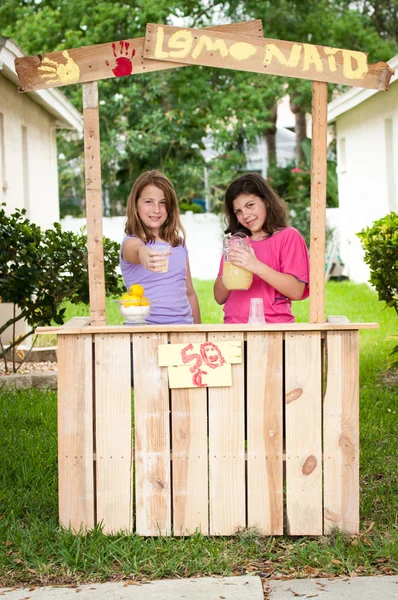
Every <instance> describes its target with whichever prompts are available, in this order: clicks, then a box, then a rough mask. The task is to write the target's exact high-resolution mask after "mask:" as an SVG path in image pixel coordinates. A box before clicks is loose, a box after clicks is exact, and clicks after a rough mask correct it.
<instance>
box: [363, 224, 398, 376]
mask: <svg viewBox="0 0 398 600" xmlns="http://www.w3.org/2000/svg"><path fill="white" fill-rule="evenodd" d="M357 236H358V237H359V239H360V240H361V243H362V246H363V248H364V250H365V256H364V260H365V262H366V264H368V265H369V268H370V279H369V281H370V283H371V284H372V285H373V286H374V287H375V289H376V292H377V293H378V295H379V299H380V300H384V302H386V303H387V305H388V306H392V307H394V309H395V311H396V313H397V316H398V214H396V213H394V212H391V213H390V214H388V215H386V216H385V217H383V218H382V219H379V220H378V221H375V222H374V223H373V225H372V226H371V227H366V228H365V229H363V230H362V231H361V232H360V233H357ZM391 356H392V364H391V366H394V367H397V366H398V346H396V347H395V348H394V349H393V351H392V353H391Z"/></svg>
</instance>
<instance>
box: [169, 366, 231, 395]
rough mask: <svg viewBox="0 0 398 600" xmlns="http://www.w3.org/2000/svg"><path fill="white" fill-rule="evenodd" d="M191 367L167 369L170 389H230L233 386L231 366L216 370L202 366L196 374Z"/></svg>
mask: <svg viewBox="0 0 398 600" xmlns="http://www.w3.org/2000/svg"><path fill="white" fill-rule="evenodd" d="M190 368H191V367H189V366H186V367H167V372H168V377H169V387H170V389H178V388H180V389H181V388H196V387H230V386H231V385H232V371H231V365H222V366H220V367H218V368H217V369H216V370H211V369H209V368H208V367H205V366H202V367H201V368H200V369H199V370H198V371H195V372H194V373H192V372H191V370H190Z"/></svg>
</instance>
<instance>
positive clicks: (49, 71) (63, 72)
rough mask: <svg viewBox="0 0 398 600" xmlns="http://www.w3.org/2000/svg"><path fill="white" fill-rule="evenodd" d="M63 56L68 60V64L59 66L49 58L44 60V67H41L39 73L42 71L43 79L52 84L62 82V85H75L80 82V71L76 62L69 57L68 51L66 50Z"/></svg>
mask: <svg viewBox="0 0 398 600" xmlns="http://www.w3.org/2000/svg"><path fill="white" fill-rule="evenodd" d="M62 56H64V57H65V58H66V64H65V65H63V64H59V63H57V62H55V60H50V59H49V58H45V59H43V63H42V64H43V65H48V66H42V67H39V71H42V72H43V74H42V75H41V77H42V79H49V80H50V81H51V82H59V81H60V82H62V83H75V82H76V81H79V77H80V69H79V67H78V66H77V64H76V63H75V61H74V60H73V59H72V58H71V57H70V56H69V54H68V51H67V50H64V51H63V52H62Z"/></svg>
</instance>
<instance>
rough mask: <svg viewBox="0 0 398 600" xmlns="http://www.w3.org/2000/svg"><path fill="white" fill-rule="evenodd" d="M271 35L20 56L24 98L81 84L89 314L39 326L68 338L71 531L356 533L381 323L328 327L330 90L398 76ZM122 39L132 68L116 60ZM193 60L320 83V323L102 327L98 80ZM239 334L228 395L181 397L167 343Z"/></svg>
mask: <svg viewBox="0 0 398 600" xmlns="http://www.w3.org/2000/svg"><path fill="white" fill-rule="evenodd" d="M262 35H263V30H262V25H261V22H260V21H250V22H244V23H235V24H231V25H223V26H219V27H214V28H213V27H211V28H207V29H205V30H195V29H187V28H184V29H181V28H176V27H166V26H163V25H151V24H149V25H147V31H146V37H145V39H144V38H140V39H135V40H125V41H120V42H114V43H109V44H101V45H99V46H92V47H85V48H76V49H71V50H69V51H63V52H54V53H49V54H47V55H38V56H32V57H25V58H20V59H16V69H17V72H18V75H19V78H20V82H21V87H20V91H30V90H36V89H41V88H46V87H57V86H61V85H68V84H70V83H76V82H80V83H82V86H83V113H84V142H85V144H84V146H85V168H86V205H87V234H88V253H89V261H88V265H89V285H90V311H91V313H90V314H91V316H90V319H85V318H76V319H73V320H72V321H70V322H69V323H67V324H66V325H65V326H63V327H62V328H57V327H56V328H42V329H40V330H38V332H39V333H40V332H42V333H43V332H46V333H47V332H48V331H52V332H55V333H57V334H58V364H59V378H58V435H59V440H58V443H59V512H60V521H61V523H62V525H64V526H65V527H71V528H72V529H73V530H74V531H78V530H80V529H81V528H83V529H84V530H87V529H91V528H92V527H94V526H95V525H96V524H99V523H102V524H103V527H104V531H105V532H108V533H114V532H117V531H127V532H131V531H136V532H138V533H139V534H141V535H159V534H160V535H170V534H174V535H186V534H191V533H193V532H195V531H197V530H200V531H201V532H202V533H204V534H211V535H213V534H220V535H230V534H233V533H234V532H235V531H236V529H237V528H239V527H248V526H250V527H251V526H256V527H258V528H259V529H260V531H262V532H263V533H264V534H267V535H280V534H282V533H283V532H284V531H287V532H289V533H290V534H291V535H322V534H324V533H329V532H330V531H331V530H332V529H333V527H338V528H341V529H344V530H346V531H348V532H350V533H358V531H359V348H358V337H359V336H358V332H359V330H360V329H363V328H370V327H377V326H378V325H377V324H352V323H348V322H347V319H344V318H334V320H332V319H329V320H328V321H329V322H326V323H325V319H324V285H325V284H324V266H325V228H326V164H327V163H326V145H327V143H326V142H327V82H337V83H343V84H346V85H355V86H359V87H367V88H374V89H384V90H387V88H388V84H389V80H390V78H391V75H392V74H393V71H392V70H391V69H390V68H389V66H388V65H387V64H386V63H377V64H375V65H368V63H367V56H366V54H365V53H362V52H351V51H349V50H341V49H338V48H330V47H323V46H313V45H310V44H297V43H293V42H285V41H280V40H270V39H266V38H263V37H262ZM118 45H119V46H120V48H121V49H122V50H123V51H125V53H124V58H125V57H126V56H130V57H131V61H130V62H131V70H130V72H121V71H120V70H118V68H113V69H112V66H109V65H110V64H111V61H114V57H116V53H115V51H116V48H117V47H118ZM133 57H135V59H134V60H133ZM177 61H178V62H177ZM104 65H108V67H107V68H105V66H104ZM187 65H210V66H216V67H220V68H231V69H241V70H246V71H253V72H261V73H273V74H277V75H284V76H286V75H287V76H293V77H299V78H305V79H310V80H312V81H313V105H312V106H313V114H312V117H313V119H312V167H311V169H312V177H311V244H310V268H311V274H310V287H311V296H310V314H309V323H308V324H293V325H286V324H284V325H265V326H257V327H251V326H248V325H241V326H228V325H190V326H151V327H149V326H141V327H136V328H129V327H109V326H108V327H107V326H105V281H104V257H103V247H102V194H101V167H100V142H99V140H100V132H99V114H98V87H97V81H98V80H100V79H106V78H109V77H113V76H120V75H129V74H132V75H137V74H139V73H144V72H150V71H156V70H160V69H173V68H177V67H180V68H181V67H185V66H187ZM231 340H235V341H236V340H239V341H241V342H242V343H243V344H244V351H245V353H246V362H244V361H243V362H242V363H241V364H233V365H232V386H231V387H227V388H222V387H214V388H208V389H205V388H197V389H193V388H189V389H175V390H172V391H170V390H169V387H168V381H167V369H166V368H165V367H159V366H158V361H157V347H158V346H159V344H166V343H192V342H199V343H203V342H205V341H213V342H216V341H231ZM131 349H132V350H133V357H134V379H135V381H134V406H133V408H132V398H131V380H130V377H131V372H130V369H131V366H130V351H131ZM326 356H327V360H325V358H326ZM324 365H326V372H324V371H325V370H324ZM132 420H133V424H132ZM133 461H135V470H134V472H135V476H134V477H133ZM284 463H285V469H284V468H283V465H284ZM284 473H285V475H284ZM284 489H285V490H286V491H285V492H284ZM284 507H285V510H286V522H284V516H283V515H284Z"/></svg>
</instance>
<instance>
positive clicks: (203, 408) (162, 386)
mask: <svg viewBox="0 0 398 600" xmlns="http://www.w3.org/2000/svg"><path fill="white" fill-rule="evenodd" d="M331 321H332V322H331V323H324V324H308V323H294V324H279V325H261V326H250V325H191V326H171V325H167V326H139V327H137V326H130V327H129V326H123V325H122V326H90V325H89V319H88V318H87V319H86V318H82V317H80V318H79V317H78V318H75V319H72V320H71V321H69V322H68V323H67V324H66V325H64V326H63V327H51V328H41V329H40V330H38V332H39V333H48V332H50V331H51V332H52V333H54V332H55V333H56V334H57V336H58V446H59V514H60V521H61V523H62V524H63V525H64V526H65V527H69V526H71V527H72V528H73V529H74V530H76V531H77V530H79V529H80V527H82V528H83V529H90V528H92V527H93V526H94V525H95V524H97V523H100V522H102V524H103V526H104V531H105V532H107V533H113V532H116V531H129V532H132V531H136V532H137V533H138V534H141V535H171V534H173V535H181V534H190V533H194V532H195V531H196V530H200V531H201V532H202V533H203V534H210V535H231V534H233V533H234V532H235V531H236V530H237V528H239V527H247V526H249V527H252V526H256V527H257V528H258V529H259V530H260V531H262V532H263V533H264V534H266V535H281V534H283V532H284V531H287V532H288V533H290V534H291V535H322V534H324V533H327V532H330V530H331V529H332V528H333V527H338V528H341V529H344V530H346V531H348V532H350V533H357V532H358V531H359V330H361V329H369V328H376V327H378V324H377V323H348V322H346V320H343V321H344V322H341V321H342V320H341V319H336V318H335V319H334V320H333V319H331ZM333 321H334V322H333ZM336 321H337V322H336ZM339 321H340V322H339ZM209 342H211V343H213V344H215V345H217V344H219V345H220V347H223V346H222V344H226V343H227V342H234V345H235V346H236V345H238V346H240V347H241V349H242V356H241V360H240V362H235V363H233V364H231V365H230V369H231V372H232V381H231V385H222V386H218V385H215V386H213V385H212V386H211V387H201V386H192V387H182V388H176V389H170V388H169V381H168V367H167V366H159V346H162V347H163V350H164V348H165V345H167V344H173V345H174V344H180V345H185V346H187V347H188V346H189V348H193V349H194V348H195V345H196V347H198V346H197V345H203V344H204V345H206V344H208V343H209ZM191 345H192V346H191ZM179 347H180V346H178V348H179ZM225 347H226V346H225ZM131 350H132V355H133V364H134V401H133V402H132V388H131ZM166 355H167V346H166ZM191 364H193V363H189V365H191ZM205 379H206V378H205V377H204V379H203V382H204V384H205ZM203 382H202V383H203ZM284 515H285V517H284ZM284 519H285V522H284Z"/></svg>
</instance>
